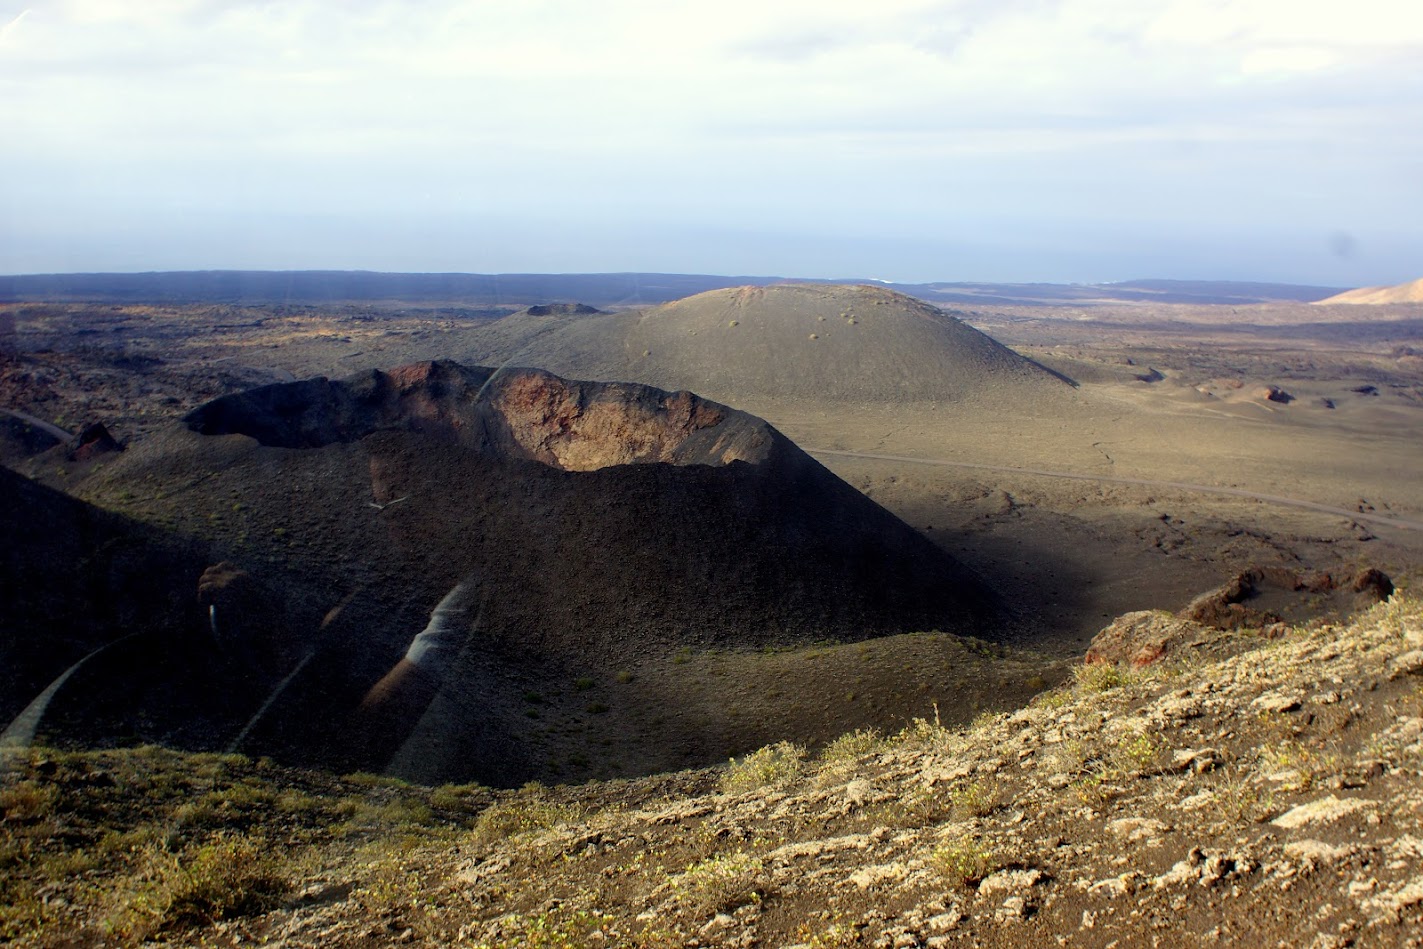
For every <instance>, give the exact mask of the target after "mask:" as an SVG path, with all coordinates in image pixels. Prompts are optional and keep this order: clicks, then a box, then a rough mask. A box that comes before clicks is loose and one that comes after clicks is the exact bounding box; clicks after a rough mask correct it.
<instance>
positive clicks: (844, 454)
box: [803, 448, 1423, 531]
mask: <svg viewBox="0 0 1423 949" xmlns="http://www.w3.org/2000/svg"><path fill="white" fill-rule="evenodd" d="M803 450H804V451H807V452H809V453H810V454H812V455H830V456H834V457H839V458H872V459H875V460H877V461H899V462H905V463H907V464H914V465H935V466H938V467H942V468H973V469H976V470H979V471H1000V472H1007V473H1009V474H1019V475H1038V476H1040V477H1044V478H1067V479H1070V480H1073V481H1096V482H1106V483H1110V484H1137V485H1144V486H1146V487H1151V488H1174V489H1176V490H1178V491H1191V492H1196V493H1200V494H1217V495H1226V496H1229V497H1235V498H1251V499H1253V500H1256V501H1264V502H1266V503H1267V504H1278V505H1281V506H1284V507H1294V508H1302V509H1304V510H1306V511H1317V512H1319V513H1321V514H1337V515H1339V516H1340V517H1347V518H1349V519H1350V520H1354V521H1368V522H1369V523H1370V524H1381V525H1383V526H1385V527H1396V528H1399V529H1401V530H1411V531H1423V521H1412V520H1408V519H1406V518H1401V517H1385V516H1384V515H1381V514H1366V513H1363V512H1360V511H1351V510H1349V509H1348V508H1343V507H1333V506H1331V505H1328V504H1320V503H1318V502H1316V501H1306V500H1303V499H1301V498H1287V497H1281V496H1280V495H1277V494H1259V493H1257V492H1255V491H1247V490H1245V489H1244V488H1225V487H1220V486H1216V485H1208V484H1191V483H1189V482H1185V481H1154V480H1150V479H1147V478H1117V477H1111V476H1108V475H1092V474H1075V473H1073V472H1070V471H1048V470H1045V469H1042V468H1013V467H1008V466H1004V465H984V464H978V463H976V462H971V461H946V460H944V459H940V458H911V457H909V456H907V455H885V454H879V453H877V452H868V451H836V450H833V449H828V448H804V449H803Z"/></svg>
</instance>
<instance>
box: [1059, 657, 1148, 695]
mask: <svg viewBox="0 0 1423 949" xmlns="http://www.w3.org/2000/svg"><path fill="white" fill-rule="evenodd" d="M1135 679H1136V677H1135V675H1134V674H1133V673H1131V672H1129V671H1128V670H1126V669H1123V668H1122V667H1121V666H1119V665H1117V664H1116V663H1112V662H1093V663H1090V664H1086V665H1081V666H1074V667H1073V669H1072V684H1073V687H1074V689H1075V690H1076V692H1077V694H1079V695H1094V694H1096V693H1098V692H1107V691H1110V690H1111V689H1115V688H1119V687H1121V686H1124V685H1129V684H1131V683H1132V682H1133V681H1135Z"/></svg>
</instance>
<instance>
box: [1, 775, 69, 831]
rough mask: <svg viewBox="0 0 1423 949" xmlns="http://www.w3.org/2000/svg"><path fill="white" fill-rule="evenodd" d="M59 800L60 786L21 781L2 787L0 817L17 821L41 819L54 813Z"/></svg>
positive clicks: (24, 821) (25, 821) (26, 821)
mask: <svg viewBox="0 0 1423 949" xmlns="http://www.w3.org/2000/svg"><path fill="white" fill-rule="evenodd" d="M58 800H59V789H58V788H56V787H54V786H52V785H48V784H42V783H40V782H38V781H21V782H20V783H19V784H15V785H12V786H11V787H7V788H0V817H3V818H4V819H5V820H7V821H15V822H17V823H28V822H30V821H36V820H41V819H43V818H46V817H49V816H50V815H51V814H53V813H54V806H55V803H56V802H57V801H58Z"/></svg>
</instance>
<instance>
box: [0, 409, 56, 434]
mask: <svg viewBox="0 0 1423 949" xmlns="http://www.w3.org/2000/svg"><path fill="white" fill-rule="evenodd" d="M0 412H4V413H5V414H6V415H9V416H12V417H14V418H17V419H19V420H20V421H22V422H26V423H28V424H30V425H33V426H34V427H35V428H38V429H40V430H41V431H44V432H48V433H49V434H51V435H53V436H54V437H55V438H57V439H59V440H60V441H62V442H67V441H69V440H70V439H71V438H73V437H74V435H73V433H72V432H66V431H65V430H64V429H62V428H60V427H59V426H58V425H55V424H53V423H50V422H46V421H45V420H44V419H42V418H35V417H34V416H33V415H31V414H29V413H28V412H21V411H20V410H19V409H5V408H0Z"/></svg>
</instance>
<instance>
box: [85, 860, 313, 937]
mask: <svg viewBox="0 0 1423 949" xmlns="http://www.w3.org/2000/svg"><path fill="white" fill-rule="evenodd" d="M270 850H271V848H270V847H269V846H268V844H267V842H266V841H265V840H261V839H256V838H251V837H246V836H242V835H233V836H222V837H218V838H217V839H215V840H213V841H211V842H209V843H206V844H203V845H201V846H197V847H193V848H190V849H187V850H184V851H182V852H180V853H169V852H167V851H164V850H162V849H161V848H159V847H154V848H152V849H150V850H149V851H148V852H147V855H146V857H145V858H144V859H143V860H142V861H141V866H140V869H139V873H138V877H139V881H140V882H139V884H138V887H137V889H136V891H135V892H133V893H130V894H128V895H127V897H128V898H127V899H126V900H125V904H126V905H125V906H124V908H123V909H122V910H121V911H120V912H119V913H118V914H117V915H116V916H114V917H111V918H110V920H109V928H110V929H112V930H113V931H114V932H116V933H118V934H120V935H125V936H129V937H131V938H138V939H143V938H145V937H146V936H148V935H151V934H153V933H155V932H159V931H163V930H171V929H179V928H184V927H188V926H196V925H203V924H207V923H212V922H216V921H218V920H223V919H234V918H237V917H240V916H249V915H253V914H256V913H261V912H265V911H266V910H268V909H270V908H271V907H273V906H274V905H276V903H277V902H278V901H279V900H280V899H281V897H282V896H284V895H285V894H286V893H287V892H288V891H290V890H291V888H292V882H291V879H290V878H289V877H288V876H287V874H286V873H285V872H284V871H283V869H282V868H281V866H280V865H279V864H278V863H277V862H276V860H275V859H274V858H273V857H272V856H271V855H270Z"/></svg>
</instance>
